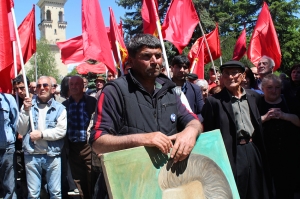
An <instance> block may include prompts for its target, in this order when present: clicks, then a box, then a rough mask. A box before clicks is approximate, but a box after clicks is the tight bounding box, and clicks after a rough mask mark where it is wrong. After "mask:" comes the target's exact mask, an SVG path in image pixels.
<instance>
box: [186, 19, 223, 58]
mask: <svg viewBox="0 0 300 199" xmlns="http://www.w3.org/2000/svg"><path fill="white" fill-rule="evenodd" d="M205 36H206V40H207V43H208V46H209V49H210V53H211V56H212V58H213V60H215V59H218V58H219V57H220V56H221V47H220V38H219V30H218V24H216V28H215V30H213V31H212V32H210V33H208V34H205ZM202 40H203V43H204V37H200V38H199V39H197V40H196V42H195V43H194V45H193V46H192V48H191V50H190V53H193V54H194V56H193V57H197V54H198V49H199V48H200V45H201V44H202ZM203 48H204V64H207V63H209V62H211V60H210V57H209V53H208V50H207V47H206V45H205V43H204V47H203Z"/></svg>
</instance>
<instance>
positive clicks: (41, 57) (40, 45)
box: [27, 38, 61, 82]
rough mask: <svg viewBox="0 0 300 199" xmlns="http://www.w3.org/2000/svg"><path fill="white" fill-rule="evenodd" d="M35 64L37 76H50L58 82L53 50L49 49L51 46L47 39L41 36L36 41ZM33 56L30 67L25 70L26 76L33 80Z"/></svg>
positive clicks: (59, 78)
mask: <svg viewBox="0 0 300 199" xmlns="http://www.w3.org/2000/svg"><path fill="white" fill-rule="evenodd" d="M36 47H37V48H36V53H37V56H36V64H37V76H38V77H41V76H52V77H54V78H55V79H56V80H57V81H58V82H60V80H61V77H60V75H59V71H58V69H57V68H56V61H55V57H54V54H53V52H52V51H51V46H50V45H49V43H48V41H47V40H46V39H44V38H41V39H40V40H39V41H38V42H37V46H36ZM34 62H35V58H34V56H33V57H32V58H31V59H30V64H31V67H30V68H29V70H28V71H27V76H28V78H29V79H30V80H31V81H33V80H35V67H34V66H35V63H34Z"/></svg>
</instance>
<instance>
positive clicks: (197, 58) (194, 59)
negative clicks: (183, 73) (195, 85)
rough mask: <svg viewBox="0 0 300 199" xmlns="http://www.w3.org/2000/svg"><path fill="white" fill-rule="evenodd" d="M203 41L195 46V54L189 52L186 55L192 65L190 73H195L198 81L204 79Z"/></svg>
mask: <svg viewBox="0 0 300 199" xmlns="http://www.w3.org/2000/svg"><path fill="white" fill-rule="evenodd" d="M204 47H205V44H204V40H202V41H201V43H199V44H198V45H197V46H195V47H194V48H197V54H195V53H193V51H192V50H191V51H190V52H189V54H188V58H189V59H190V61H191V63H192V70H191V73H195V74H197V75H198V78H199V79H204V65H205V64H204V50H205V48H204Z"/></svg>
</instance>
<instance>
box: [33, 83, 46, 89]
mask: <svg viewBox="0 0 300 199" xmlns="http://www.w3.org/2000/svg"><path fill="white" fill-rule="evenodd" d="M42 86H43V87H44V88H48V87H49V84H47V83H44V84H37V85H36V88H42Z"/></svg>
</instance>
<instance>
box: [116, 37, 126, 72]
mask: <svg viewBox="0 0 300 199" xmlns="http://www.w3.org/2000/svg"><path fill="white" fill-rule="evenodd" d="M115 44H116V47H117V52H118V59H119V64H120V71H121V75H124V71H123V63H122V58H121V53H120V48H119V42H118V41H116V42H115Z"/></svg>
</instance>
